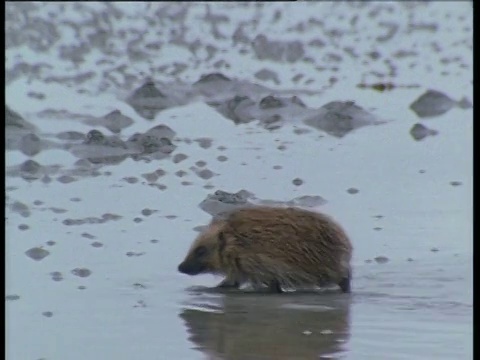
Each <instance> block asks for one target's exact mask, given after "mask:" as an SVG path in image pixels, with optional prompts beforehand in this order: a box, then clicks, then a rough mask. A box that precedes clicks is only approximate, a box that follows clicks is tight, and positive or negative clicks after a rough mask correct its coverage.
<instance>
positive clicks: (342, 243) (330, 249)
mask: <svg viewBox="0 0 480 360" xmlns="http://www.w3.org/2000/svg"><path fill="white" fill-rule="evenodd" d="M351 257H352V245H351V243H350V240H349V238H348V236H347V235H346V233H345V231H344V230H343V229H342V228H341V226H340V225H338V224H337V223H336V222H335V221H333V220H332V219H331V218H330V217H328V216H327V215H324V214H320V213H316V212H311V211H307V210H303V209H298V208H292V207H290V208H276V207H265V206H258V207H248V208H243V209H237V210H234V211H232V212H229V213H228V214H226V215H225V216H224V217H222V218H221V219H220V218H219V219H214V220H212V222H211V223H210V224H209V225H208V227H207V228H206V230H204V231H203V232H202V233H201V234H200V235H199V236H198V237H197V239H196V240H195V241H194V242H193V244H192V246H191V248H190V250H189V252H188V254H187V256H186V258H185V260H184V261H183V262H182V263H181V264H180V265H179V266H178V271H180V272H182V273H185V274H188V275H197V274H201V273H212V274H218V275H224V276H226V278H225V279H224V280H223V281H222V282H221V283H220V284H219V285H218V286H219V287H235V288H238V287H239V286H241V285H242V284H244V283H247V282H249V283H251V284H252V285H253V287H254V288H261V287H265V286H267V287H268V288H269V289H270V291H272V292H278V293H280V292H282V289H285V288H289V289H299V288H308V287H310V288H311V287H317V286H328V285H332V284H337V285H338V286H339V287H340V288H341V290H342V291H343V292H350V280H351V267H350V260H351Z"/></svg>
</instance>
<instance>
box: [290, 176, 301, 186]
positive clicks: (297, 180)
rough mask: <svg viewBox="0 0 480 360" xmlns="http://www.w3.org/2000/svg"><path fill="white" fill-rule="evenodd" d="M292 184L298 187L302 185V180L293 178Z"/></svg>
mask: <svg viewBox="0 0 480 360" xmlns="http://www.w3.org/2000/svg"><path fill="white" fill-rule="evenodd" d="M292 184H293V185H295V186H300V185H302V184H303V180H302V179H299V178H295V179H293V180H292Z"/></svg>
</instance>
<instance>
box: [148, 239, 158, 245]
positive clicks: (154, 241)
mask: <svg viewBox="0 0 480 360" xmlns="http://www.w3.org/2000/svg"><path fill="white" fill-rule="evenodd" d="M150 242H151V243H152V244H157V243H158V240H157V239H152V240H150Z"/></svg>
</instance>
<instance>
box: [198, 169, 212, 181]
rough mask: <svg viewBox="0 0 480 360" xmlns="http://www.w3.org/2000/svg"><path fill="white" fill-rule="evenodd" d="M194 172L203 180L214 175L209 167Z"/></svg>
mask: <svg viewBox="0 0 480 360" xmlns="http://www.w3.org/2000/svg"><path fill="white" fill-rule="evenodd" d="M196 174H197V175H198V177H200V178H202V179H204V180H208V179H211V178H212V177H213V176H215V173H213V172H212V171H211V170H209V169H202V170H200V171H197V172H196Z"/></svg>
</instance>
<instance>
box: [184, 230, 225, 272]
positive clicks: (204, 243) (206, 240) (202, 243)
mask: <svg viewBox="0 0 480 360" xmlns="http://www.w3.org/2000/svg"><path fill="white" fill-rule="evenodd" d="M220 238H222V236H220ZM219 241H220V242H219ZM223 242H224V240H223V238H222V240H219V232H218V227H217V226H214V225H210V227H209V228H208V229H207V230H206V231H205V232H204V233H202V234H201V235H200V236H199V237H198V238H197V239H196V240H195V241H194V243H193V244H192V247H191V248H190V251H189V252H188V254H187V256H186V257H185V260H183V262H182V263H181V264H180V265H178V271H180V272H181V273H184V274H188V275H198V274H201V273H220V272H221V271H220V254H219V249H220V248H219V245H220V243H223Z"/></svg>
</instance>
